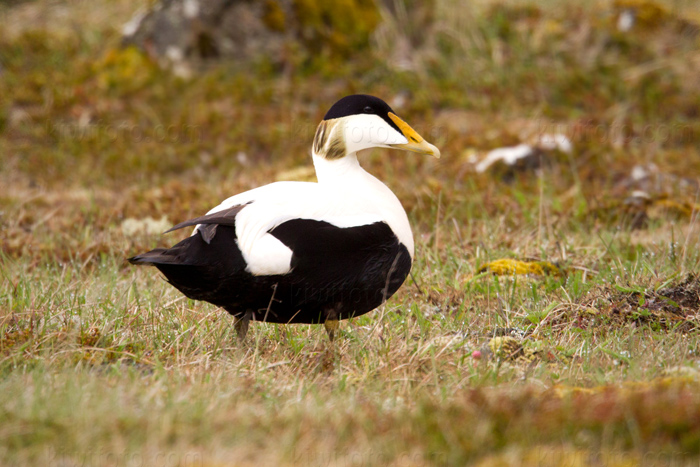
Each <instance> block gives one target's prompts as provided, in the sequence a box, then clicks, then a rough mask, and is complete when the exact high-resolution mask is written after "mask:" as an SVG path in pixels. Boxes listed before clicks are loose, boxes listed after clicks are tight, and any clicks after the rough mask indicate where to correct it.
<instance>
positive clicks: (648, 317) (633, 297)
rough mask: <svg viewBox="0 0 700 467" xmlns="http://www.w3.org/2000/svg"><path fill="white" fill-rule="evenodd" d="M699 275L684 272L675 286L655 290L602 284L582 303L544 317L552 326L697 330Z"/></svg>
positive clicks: (699, 309) (699, 304)
mask: <svg viewBox="0 0 700 467" xmlns="http://www.w3.org/2000/svg"><path fill="white" fill-rule="evenodd" d="M699 316H700V276H699V275H697V274H688V275H687V276H686V277H685V278H684V279H683V280H682V281H681V282H679V283H678V284H676V285H673V286H668V287H662V288H659V289H658V290H633V289H625V288H622V287H617V288H615V289H613V288H611V287H609V286H606V287H601V288H599V289H598V290H597V291H595V292H592V293H591V298H589V299H587V300H586V301H585V302H584V303H580V304H572V305H571V306H566V307H561V308H560V309H558V310H555V311H554V312H553V313H550V315H549V316H548V317H547V318H546V321H548V322H549V324H550V325H551V326H552V327H555V328H556V327H562V328H564V327H570V326H574V327H577V328H580V329H598V330H600V329H607V328H610V327H619V326H623V325H629V324H634V325H639V326H650V327H652V328H653V329H655V330H664V331H680V332H691V331H694V330H696V329H698V327H699V326H698V317H699Z"/></svg>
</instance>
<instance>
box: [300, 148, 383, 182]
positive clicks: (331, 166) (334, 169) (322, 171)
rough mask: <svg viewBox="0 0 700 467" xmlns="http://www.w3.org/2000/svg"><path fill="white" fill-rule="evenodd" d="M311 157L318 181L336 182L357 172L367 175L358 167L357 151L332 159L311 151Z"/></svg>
mask: <svg viewBox="0 0 700 467" xmlns="http://www.w3.org/2000/svg"><path fill="white" fill-rule="evenodd" d="M312 157H313V161H314V168H315V169H316V178H317V179H318V183H338V182H342V181H344V180H347V178H348V177H353V176H354V175H355V174H358V173H363V174H366V175H369V174H368V173H367V172H366V171H365V170H364V169H363V168H362V167H360V162H359V161H358V160H357V153H355V152H353V153H351V154H347V155H346V156H345V157H342V158H340V159H334V160H328V159H326V158H325V157H323V156H317V155H316V154H314V153H312Z"/></svg>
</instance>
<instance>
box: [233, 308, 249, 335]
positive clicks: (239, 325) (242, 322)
mask: <svg viewBox="0 0 700 467" xmlns="http://www.w3.org/2000/svg"><path fill="white" fill-rule="evenodd" d="M252 314H253V313H252V311H251V310H248V311H246V312H245V313H244V314H243V315H242V316H240V317H239V316H234V317H233V327H234V328H235V329H236V337H238V342H243V341H244V340H245V336H246V334H247V333H248V323H250V317H251V316H252Z"/></svg>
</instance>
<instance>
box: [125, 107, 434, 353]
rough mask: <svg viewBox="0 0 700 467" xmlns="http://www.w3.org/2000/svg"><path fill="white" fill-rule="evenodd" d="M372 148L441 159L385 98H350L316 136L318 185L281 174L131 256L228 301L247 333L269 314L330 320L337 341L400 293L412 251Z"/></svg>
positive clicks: (190, 290) (186, 290)
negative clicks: (367, 153)
mask: <svg viewBox="0 0 700 467" xmlns="http://www.w3.org/2000/svg"><path fill="white" fill-rule="evenodd" d="M370 148H391V149H399V150H404V151H410V152H414V153H418V154H424V155H430V156H434V157H436V158H439V157H440V150H439V149H438V148H437V147H435V146H434V145H432V144H431V143H429V142H427V141H426V140H425V139H424V138H423V137H422V136H420V135H419V134H418V133H417V132H416V131H415V130H414V129H413V128H412V127H411V126H409V125H408V124H407V123H406V122H405V121H403V120H402V119H401V118H399V117H398V116H397V115H396V113H395V112H394V111H393V110H392V108H391V107H390V106H389V105H388V104H387V103H386V102H385V101H383V100H382V99H380V98H378V97H374V96H370V95H366V94H355V95H349V96H345V97H343V98H342V99H340V100H339V101H337V102H336V103H335V104H333V105H332V106H331V107H330V109H329V110H328V112H327V113H326V114H325V116H324V117H323V120H322V121H321V123H320V124H319V125H318V127H317V129H316V132H315V135H314V139H313V144H312V146H311V158H312V160H313V165H314V169H315V172H316V178H317V182H301V181H280V182H275V183H271V184H268V185H264V186H261V187H258V188H254V189H252V190H249V191H246V192H243V193H240V194H237V195H234V196H232V197H230V198H228V199H226V200H224V201H223V202H222V203H221V204H219V205H218V206H216V207H214V208H213V209H211V210H210V211H209V212H208V213H207V214H206V215H203V216H201V217H197V218H194V219H190V220H186V221H184V222H181V223H179V224H177V225H175V226H174V227H172V228H171V229H170V230H168V231H167V232H165V233H168V232H173V231H176V230H179V229H183V228H186V227H192V226H193V227H194V230H193V232H192V234H191V235H190V236H189V237H187V238H185V239H184V240H182V241H181V242H179V243H177V244H175V245H174V246H172V247H170V248H156V249H153V250H151V251H148V252H146V253H142V254H138V255H136V256H133V257H131V258H128V261H129V262H130V263H131V264H134V265H149V266H155V267H156V268H157V269H158V270H160V272H161V273H162V274H163V275H164V276H165V279H166V280H167V281H168V282H169V283H170V284H171V285H172V286H174V287H175V288H177V289H178V290H179V291H180V292H181V293H183V294H184V295H185V296H187V297H188V298H190V299H193V300H202V301H206V302H209V303H212V304H214V305H216V306H218V307H221V308H223V309H224V310H225V311H227V312H228V313H229V314H231V315H232V316H233V320H234V327H235V331H236V334H237V336H238V339H239V340H241V341H243V340H244V339H245V337H246V334H247V332H248V327H249V323H250V321H262V322H268V323H280V324H295V323H303V324H324V326H325V328H326V331H327V333H328V337H329V339H330V341H331V342H332V341H333V340H334V338H335V336H336V334H337V333H338V331H339V321H340V320H345V319H349V318H354V317H358V316H361V315H363V314H366V313H368V312H370V311H372V310H374V309H375V308H377V307H379V306H380V305H381V304H383V303H384V302H385V301H386V300H388V299H389V298H390V297H391V296H392V295H394V294H395V293H396V291H397V290H398V289H399V288H400V287H401V285H402V284H403V283H404V281H405V280H406V277H407V276H408V274H409V272H410V270H411V265H412V263H413V258H414V240H413V234H412V232H411V226H410V224H409V221H408V216H407V215H406V211H405V210H404V208H403V206H402V205H401V202H400V201H399V199H398V198H397V197H396V195H395V194H394V193H393V192H392V191H391V190H390V189H389V188H388V187H387V186H386V185H385V184H384V183H382V182H381V181H380V180H379V179H377V178H376V177H374V176H373V175H371V174H370V173H368V172H367V171H365V170H364V169H363V168H362V167H361V166H360V163H359V161H358V152H359V151H362V150H365V149H370Z"/></svg>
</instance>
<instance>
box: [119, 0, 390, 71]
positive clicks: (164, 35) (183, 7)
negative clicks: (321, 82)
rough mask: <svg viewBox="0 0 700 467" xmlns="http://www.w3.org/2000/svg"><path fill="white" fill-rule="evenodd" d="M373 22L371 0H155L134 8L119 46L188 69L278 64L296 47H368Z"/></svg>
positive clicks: (338, 52)
mask: <svg viewBox="0 0 700 467" xmlns="http://www.w3.org/2000/svg"><path fill="white" fill-rule="evenodd" d="M378 23H379V12H378V10H377V8H376V5H375V4H374V2H372V1H370V0H349V1H348V0H345V1H337V0H336V1H332V2H323V1H320V0H265V1H255V2H252V1H246V0H160V1H159V2H157V3H156V4H155V6H153V7H152V8H151V9H150V10H148V11H139V12H137V13H136V14H135V15H134V16H133V18H132V19H131V20H130V21H129V22H128V23H127V24H125V25H124V27H123V28H122V33H123V42H124V45H135V46H137V47H138V48H140V49H142V50H144V51H145V52H146V53H147V54H149V55H150V56H151V57H153V58H154V59H156V60H157V61H158V62H159V63H160V64H161V65H166V66H170V67H172V68H173V69H174V70H175V71H176V72H180V73H181V74H189V73H190V72H191V70H192V68H193V65H196V64H197V63H201V62H202V61H210V60H215V59H228V60H234V61H237V62H250V61H254V60H264V61H267V62H269V63H271V64H273V65H278V66H279V65H284V64H287V63H290V62H294V61H297V60H298V57H297V56H295V54H298V53H301V54H302V55H303V56H304V57H309V56H313V55H316V54H325V55H328V56H332V57H337V58H343V57H344V56H346V55H347V54H349V53H352V52H354V51H355V50H357V49H361V48H362V47H364V46H366V45H367V44H368V42H369V35H370V34H371V33H372V31H373V30H374V28H375V27H376V26H377V24H378ZM300 50H301V52H300ZM302 58H303V57H302Z"/></svg>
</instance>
